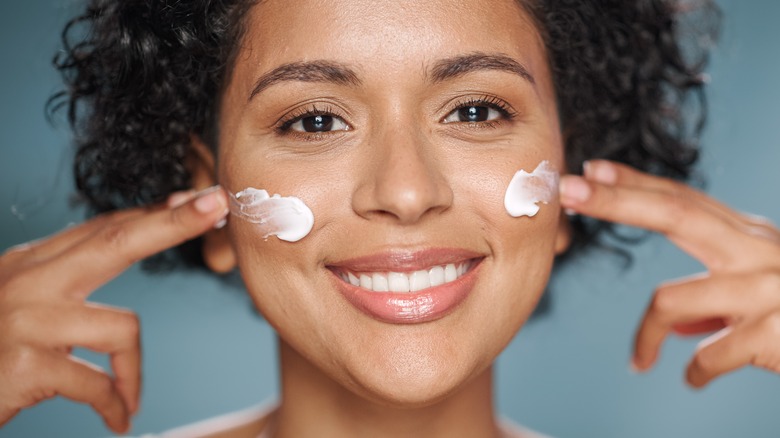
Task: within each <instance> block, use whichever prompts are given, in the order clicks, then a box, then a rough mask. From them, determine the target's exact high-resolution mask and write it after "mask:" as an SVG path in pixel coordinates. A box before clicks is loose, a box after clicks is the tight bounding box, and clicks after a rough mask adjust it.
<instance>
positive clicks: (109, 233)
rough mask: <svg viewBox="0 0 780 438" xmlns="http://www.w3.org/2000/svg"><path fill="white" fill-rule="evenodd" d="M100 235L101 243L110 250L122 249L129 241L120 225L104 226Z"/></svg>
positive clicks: (124, 229)
mask: <svg viewBox="0 0 780 438" xmlns="http://www.w3.org/2000/svg"><path fill="white" fill-rule="evenodd" d="M101 233H102V237H103V241H104V242H105V243H106V245H108V247H109V248H110V249H111V250H118V249H122V248H124V247H125V246H126V245H127V242H128V240H129V239H130V237H129V236H128V232H127V229H126V228H125V227H124V226H122V225H121V224H109V225H106V226H105V227H104V228H103V231H102V232H101Z"/></svg>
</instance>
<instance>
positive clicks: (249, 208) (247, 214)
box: [230, 187, 314, 242]
mask: <svg viewBox="0 0 780 438" xmlns="http://www.w3.org/2000/svg"><path fill="white" fill-rule="evenodd" d="M230 213H231V214H232V215H233V216H236V217H240V218H241V219H244V220H245V221H247V222H251V223H253V224H257V225H259V228H260V230H261V231H262V232H263V233H264V235H263V238H264V239H267V238H268V237H270V236H276V237H277V238H278V239H279V240H284V241H287V242H297V241H299V240H301V239H303V238H304V237H306V235H308V234H309V232H310V231H311V228H312V226H313V225H314V214H313V213H312V212H311V210H310V209H309V207H307V206H306V204H304V203H303V201H301V200H300V199H298V198H295V197H292V196H288V197H282V196H281V195H273V196H269V195H268V192H267V191H265V190H260V189H255V188H252V187H248V188H246V189H244V190H242V191H240V192H238V193H236V194H235V195H234V194H233V193H230Z"/></svg>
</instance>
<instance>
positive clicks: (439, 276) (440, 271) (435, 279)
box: [428, 266, 444, 287]
mask: <svg viewBox="0 0 780 438" xmlns="http://www.w3.org/2000/svg"><path fill="white" fill-rule="evenodd" d="M428 276H429V277H430V279H431V287H436V286H440V285H442V284H444V268H442V267H441V266H435V267H433V268H431V271H430V272H429V273H428Z"/></svg>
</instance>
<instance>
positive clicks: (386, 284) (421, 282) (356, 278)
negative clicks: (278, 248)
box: [326, 248, 485, 324]
mask: <svg viewBox="0 0 780 438" xmlns="http://www.w3.org/2000/svg"><path fill="white" fill-rule="evenodd" d="M484 260H485V256H484V255H483V254H478V253H474V252H471V251H466V250H460V249H446V248H439V249H429V250H422V251H389V252H384V253H380V254H375V255H371V256H366V257H359V258H356V259H352V260H347V261H342V262H340V263H339V264H336V265H328V266H326V267H327V268H328V270H330V272H331V273H332V274H333V276H332V278H333V281H334V283H335V286H336V289H337V290H338V291H339V292H341V295H342V296H343V297H344V298H345V300H346V301H347V302H349V303H350V304H352V305H353V306H354V307H355V308H356V309H358V310H360V311H361V312H363V313H364V314H366V315H368V316H370V317H372V318H374V319H376V320H379V321H381V322H386V323H390V324H416V323H425V322H430V321H435V320H437V319H440V318H443V317H444V316H446V315H448V314H450V313H451V312H453V311H454V310H455V309H456V308H457V307H458V306H459V305H460V304H461V303H462V302H463V301H465V299H466V297H468V295H469V294H470V293H471V291H472V290H473V288H474V285H475V284H476V282H477V278H478V275H479V272H480V271H481V269H480V268H481V266H482V261H484Z"/></svg>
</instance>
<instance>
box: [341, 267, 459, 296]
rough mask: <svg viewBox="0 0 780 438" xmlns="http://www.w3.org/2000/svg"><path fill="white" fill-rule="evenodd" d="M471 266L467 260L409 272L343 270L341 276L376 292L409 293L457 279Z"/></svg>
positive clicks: (346, 281) (353, 283)
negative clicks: (356, 272) (357, 271)
mask: <svg viewBox="0 0 780 438" xmlns="http://www.w3.org/2000/svg"><path fill="white" fill-rule="evenodd" d="M470 268H471V262H470V261H466V262H463V263H459V264H457V265H455V264H453V263H451V264H448V265H445V266H434V267H432V268H430V269H429V270H421V271H415V272H412V273H408V274H406V273H401V272H388V273H380V272H372V273H360V274H354V273H352V272H341V273H339V277H340V278H341V279H342V280H343V281H344V282H345V283H349V284H351V285H353V286H357V287H360V288H363V289H367V290H371V291H374V292H395V293H409V292H419V291H421V290H425V289H428V288H431V287H436V286H441V285H442V284H445V283H449V282H452V281H455V280H457V279H458V278H460V277H462V276H463V275H465V274H466V273H467V272H468V271H469V269H470Z"/></svg>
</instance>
